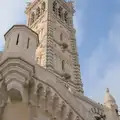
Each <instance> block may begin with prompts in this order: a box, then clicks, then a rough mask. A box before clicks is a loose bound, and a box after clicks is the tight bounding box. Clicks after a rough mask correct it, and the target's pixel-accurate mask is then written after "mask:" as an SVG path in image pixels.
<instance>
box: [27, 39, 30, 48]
mask: <svg viewBox="0 0 120 120" xmlns="http://www.w3.org/2000/svg"><path fill="white" fill-rule="evenodd" d="M29 44H30V38H28V42H27V49H28V48H29Z"/></svg>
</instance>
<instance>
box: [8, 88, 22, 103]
mask: <svg viewBox="0 0 120 120" xmlns="http://www.w3.org/2000/svg"><path fill="white" fill-rule="evenodd" d="M8 96H9V99H10V102H12V103H14V102H22V96H21V93H20V91H18V90H17V89H15V88H12V89H10V90H9V91H8Z"/></svg>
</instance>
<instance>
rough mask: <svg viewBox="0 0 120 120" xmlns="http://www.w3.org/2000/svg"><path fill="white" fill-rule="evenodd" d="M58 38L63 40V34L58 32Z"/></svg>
mask: <svg viewBox="0 0 120 120" xmlns="http://www.w3.org/2000/svg"><path fill="white" fill-rule="evenodd" d="M60 40H61V41H62V40H63V34H62V33H61V34H60Z"/></svg>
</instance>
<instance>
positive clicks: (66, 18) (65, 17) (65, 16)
mask: <svg viewBox="0 0 120 120" xmlns="http://www.w3.org/2000/svg"><path fill="white" fill-rule="evenodd" d="M64 20H65V22H66V23H67V22H68V13H67V12H65V13H64Z"/></svg>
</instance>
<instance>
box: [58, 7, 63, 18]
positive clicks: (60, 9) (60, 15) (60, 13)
mask: <svg viewBox="0 0 120 120" xmlns="http://www.w3.org/2000/svg"><path fill="white" fill-rule="evenodd" d="M62 11H63V9H62V7H59V8H58V15H59V17H60V18H62Z"/></svg>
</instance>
